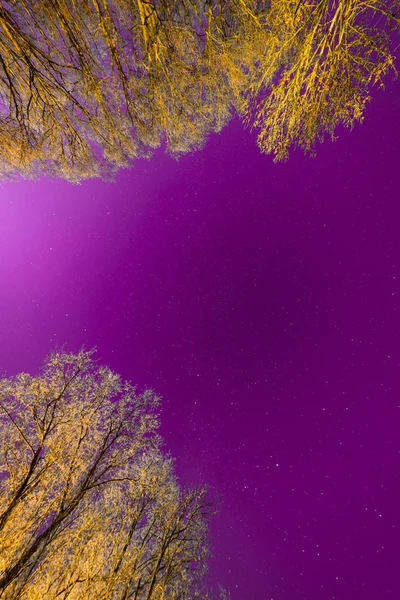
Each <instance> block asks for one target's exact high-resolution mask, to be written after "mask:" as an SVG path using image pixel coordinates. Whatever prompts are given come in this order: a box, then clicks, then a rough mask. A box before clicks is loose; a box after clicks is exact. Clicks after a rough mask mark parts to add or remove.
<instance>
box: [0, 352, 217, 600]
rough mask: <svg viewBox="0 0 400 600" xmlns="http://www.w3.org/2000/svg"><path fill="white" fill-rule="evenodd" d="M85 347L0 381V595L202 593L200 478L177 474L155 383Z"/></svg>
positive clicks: (139, 597) (44, 598)
mask: <svg viewBox="0 0 400 600" xmlns="http://www.w3.org/2000/svg"><path fill="white" fill-rule="evenodd" d="M92 354H93V353H92V352H85V351H81V352H79V353H78V354H65V353H57V354H53V355H51V356H50V358H49V359H48V361H47V363H46V365H45V367H44V369H43V371H42V373H41V374H40V375H39V376H38V377H32V376H30V375H27V374H24V373H22V374H20V375H18V376H16V377H15V378H11V379H3V380H1V381H0V438H1V440H2V443H1V447H0V557H1V558H0V560H1V563H0V598H1V599H2V600H3V599H4V600H7V599H10V600H11V599H12V600H16V599H17V598H20V599H23V600H28V599H29V600H39V599H40V600H52V599H55V598H57V599H58V600H64V599H67V598H68V600H75V599H76V600H78V599H81V600H89V599H93V600H95V599H96V600H101V599H104V600H106V599H107V600H108V599H115V600H117V599H118V600H122V599H127V598H135V599H136V600H161V599H163V600H167V599H169V600H178V599H181V600H184V599H187V600H192V599H195V598H200V597H202V598H204V597H205V595H206V594H205V592H204V590H203V591H202V578H203V575H204V573H205V568H206V558H207V555H208V545H207V526H208V521H209V518H210V515H211V514H212V513H213V512H214V509H213V507H212V503H211V501H210V499H209V496H208V492H207V489H206V488H205V487H200V488H193V489H181V488H180V486H179V485H178V482H177V480H176V477H175V475H174V469H173V462H172V460H171V459H170V458H169V457H167V456H165V455H163V453H162V452H161V450H160V442H161V441H160V437H159V436H158V434H157V433H156V430H157V427H158V417H157V406H158V403H159V399H158V397H157V396H156V395H155V393H154V392H153V391H152V390H146V391H144V392H143V393H141V394H138V393H137V391H136V390H135V388H134V387H132V385H131V384H129V383H125V382H122V381H121V379H120V377H119V376H117V375H116V374H115V373H113V372H112V371H111V370H110V369H108V368H105V367H98V366H97V365H96V364H95V362H94V361H93V358H92ZM201 594H203V595H201Z"/></svg>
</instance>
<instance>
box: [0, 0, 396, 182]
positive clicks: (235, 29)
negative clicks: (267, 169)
mask: <svg viewBox="0 0 400 600" xmlns="http://www.w3.org/2000/svg"><path fill="white" fill-rule="evenodd" d="M399 24H400V0H157V2H156V1H155V0H89V1H87V2H84V3H82V2H80V1H78V0H19V1H18V2H15V1H14V0H8V1H3V2H2V3H0V147H1V150H0V173H1V174H2V176H3V177H8V178H13V177H17V176H20V175H22V176H24V177H31V178H33V177H38V176H40V175H41V174H46V175H57V176H60V177H64V178H66V179H69V180H71V181H80V180H82V179H85V178H88V177H96V176H102V177H110V176H112V174H113V173H114V172H115V171H116V170H117V169H118V168H120V167H124V166H128V165H129V164H131V162H132V161H133V160H134V159H136V158H140V157H148V156H150V155H151V153H152V151H153V149H154V148H157V147H158V146H160V145H161V144H162V143H165V146H166V150H167V151H168V152H169V153H171V154H172V155H175V156H177V155H179V154H181V153H183V152H188V151H190V150H193V149H196V148H199V147H201V146H202V145H203V144H204V142H205V140H206V139H207V136H208V135H209V134H210V133H211V132H213V131H220V130H221V128H222V127H223V126H224V125H225V124H226V123H227V122H228V121H229V119H230V117H231V115H232V114H234V113H235V112H236V113H238V114H239V115H240V116H241V117H242V119H243V120H244V122H245V123H247V124H250V125H252V126H254V127H256V128H258V129H259V131H260V133H259V138H258V142H259V146H260V148H261V150H262V151H263V152H272V153H273V154H275V156H276V158H277V159H278V160H279V159H284V158H286V157H287V155H288V150H289V148H290V147H292V146H300V147H302V148H303V149H304V150H305V151H307V152H313V150H314V147H315V142H316V141H317V140H318V139H322V138H323V136H324V134H325V133H329V134H330V135H332V136H334V132H335V130H336V128H337V126H338V125H339V124H344V125H345V126H350V127H351V126H353V124H354V122H355V121H357V120H362V117H363V112H364V107H365V104H366V103H367V101H368V100H369V90H370V88H371V86H372V85H374V84H379V85H382V84H383V78H384V76H385V74H386V73H387V72H388V70H390V69H393V68H394V57H393V54H392V53H391V51H390V36H391V30H392V29H393V28H394V27H398V25H399Z"/></svg>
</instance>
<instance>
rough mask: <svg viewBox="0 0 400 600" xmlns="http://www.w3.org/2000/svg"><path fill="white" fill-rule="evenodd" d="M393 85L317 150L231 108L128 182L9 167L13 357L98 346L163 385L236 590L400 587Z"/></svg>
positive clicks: (242, 594)
mask: <svg viewBox="0 0 400 600" xmlns="http://www.w3.org/2000/svg"><path fill="white" fill-rule="evenodd" d="M399 100H400V83H399V82H395V83H390V84H389V85H388V88H387V90H386V91H385V92H379V93H376V94H375V99H374V101H373V102H372V103H371V105H370V106H369V108H368V110H367V114H366V120H365V123H364V125H362V126H359V127H357V129H356V130H354V131H353V132H352V133H350V132H344V131H342V132H340V138H339V140H338V141H337V142H336V143H334V144H333V143H331V142H330V141H328V140H327V141H326V142H325V144H324V145H323V146H321V147H319V151H318V156H317V158H315V159H310V158H305V157H303V156H302V155H301V154H300V153H295V154H294V155H292V157H291V159H290V161H289V162H288V163H286V164H279V165H275V164H273V162H272V160H271V158H270V157H268V156H261V155H260V154H259V150H258V148H257V146H256V144H255V139H254V136H252V135H250V134H249V133H248V132H246V131H244V130H243V129H242V128H241V126H240V125H239V124H238V123H236V122H234V123H232V124H231V125H230V126H229V127H228V128H227V129H225V130H224V131H223V132H222V133H221V134H220V135H215V136H213V137H211V138H210V140H209V142H208V144H207V145H206V147H205V149H204V150H203V151H201V152H198V153H195V154H191V155H188V156H185V157H183V158H182V159H181V160H180V161H178V162H177V161H174V160H172V159H170V158H168V157H167V156H165V155H163V153H162V152H159V153H157V154H156V155H155V157H154V158H153V159H152V160H150V161H141V162H138V163H137V164H136V166H135V167H134V168H133V169H131V170H129V171H124V172H121V173H120V174H119V175H118V177H117V181H116V183H114V184H109V183H107V184H106V183H102V182H99V181H92V182H87V183H85V184H82V185H81V186H72V185H70V184H68V183H65V182H61V181H57V182H50V181H41V182H39V183H32V182H24V183H18V184H1V187H0V256H1V259H0V368H1V369H3V370H5V372H6V373H7V374H8V375H11V374H14V373H16V372H19V371H28V372H32V373H35V372H37V370H38V368H39V367H40V365H41V364H42V362H43V360H44V358H45V357H46V355H47V354H48V352H49V351H50V350H52V349H53V348H54V347H55V346H56V345H61V344H65V348H66V349H67V350H68V351H77V350H79V348H80V347H81V345H82V344H84V345H85V346H86V347H88V348H90V347H93V346H97V348H98V358H99V360H100V361H101V362H102V363H105V364H108V365H109V366H110V367H112V368H113V369H114V370H116V371H117V372H119V373H120V374H121V375H122V376H124V377H125V378H128V379H130V380H132V381H133V382H135V383H137V384H139V386H141V387H143V386H145V385H148V386H151V387H154V388H155V389H156V390H157V391H158V392H159V393H160V394H162V395H163V396H164V402H163V413H162V419H163V425H162V434H163V435H164V438H165V440H166V445H167V447H168V448H169V449H170V450H171V452H172V453H173V454H174V455H175V456H176V457H177V469H178V473H179V474H180V476H181V478H182V481H183V482H194V481H196V482H197V481H206V482H208V483H209V484H210V485H211V486H213V487H214V488H215V489H216V490H217V491H218V492H219V493H221V494H222V495H223V497H224V500H225V503H224V506H223V508H222V512H221V513H220V515H219V517H218V518H216V519H215V521H214V523H213V526H212V540H213V548H214V558H213V559H212V561H211V562H210V577H211V580H212V581H213V582H215V581H219V582H220V583H221V584H222V585H225V586H228V587H230V589H231V594H232V600H270V599H273V600H334V599H335V600H370V599H371V600H372V599H374V600H375V599H379V600H381V599H383V598H393V600H394V599H396V598H399V597H400V579H399V577H398V574H396V573H398V568H399V562H400V560H399V558H400V549H399V545H400V542H399V538H400V511H399V451H400V441H399V439H400V438H399V416H400V406H399V405H400V399H399V388H400V378H399V360H400V346H399V331H400V314H399V310H398V305H399V297H400V287H399V283H400V273H399V262H400V260H399V259H400V238H399V217H400V205H399V200H400V198H399V192H398V189H399V188H398V183H397V179H398V169H399V166H398V164H399V162H398V159H399V155H400V141H399V140H400V135H399V134H400V119H399V106H400V104H399Z"/></svg>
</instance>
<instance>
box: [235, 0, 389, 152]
mask: <svg viewBox="0 0 400 600" xmlns="http://www.w3.org/2000/svg"><path fill="white" fill-rule="evenodd" d="M399 23H400V2H399V1H398V0H385V1H382V0H304V1H302V0H275V2H273V3H272V5H271V10H270V12H269V14H268V32H267V37H268V42H267V45H268V48H269V50H268V52H267V53H266V54H264V55H263V56H260V57H259V60H258V63H257V64H256V65H255V68H254V69H253V71H252V75H251V77H250V79H249V83H248V84H247V87H246V89H245V90H244V91H243V92H242V99H244V100H243V102H242V104H241V105H240V107H239V110H240V112H241V113H242V115H243V116H244V118H245V121H246V122H247V123H251V124H252V125H254V126H255V127H256V128H257V129H259V132H260V133H259V137H258V143H259V146H260V148H261V150H262V151H263V152H268V153H269V152H272V153H274V154H275V157H276V159H277V160H281V159H285V158H287V156H288V151H289V148H291V147H295V146H299V147H301V148H303V149H304V150H305V151H306V152H309V153H314V150H315V143H316V141H318V140H321V141H322V139H323V137H324V134H325V133H328V134H330V135H331V136H332V138H334V136H335V131H336V129H337V127H338V126H339V125H344V126H345V127H350V128H352V127H353V125H354V123H355V122H356V121H362V119H363V114H364V109H365V105H366V103H367V102H368V101H369V100H370V90H371V87H372V86H373V85H375V84H378V85H379V86H380V87H383V85H384V77H385V75H386V74H387V73H388V71H389V70H393V71H394V57H393V55H392V53H391V52H390V33H391V30H392V29H393V27H394V26H396V27H398V25H399Z"/></svg>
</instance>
